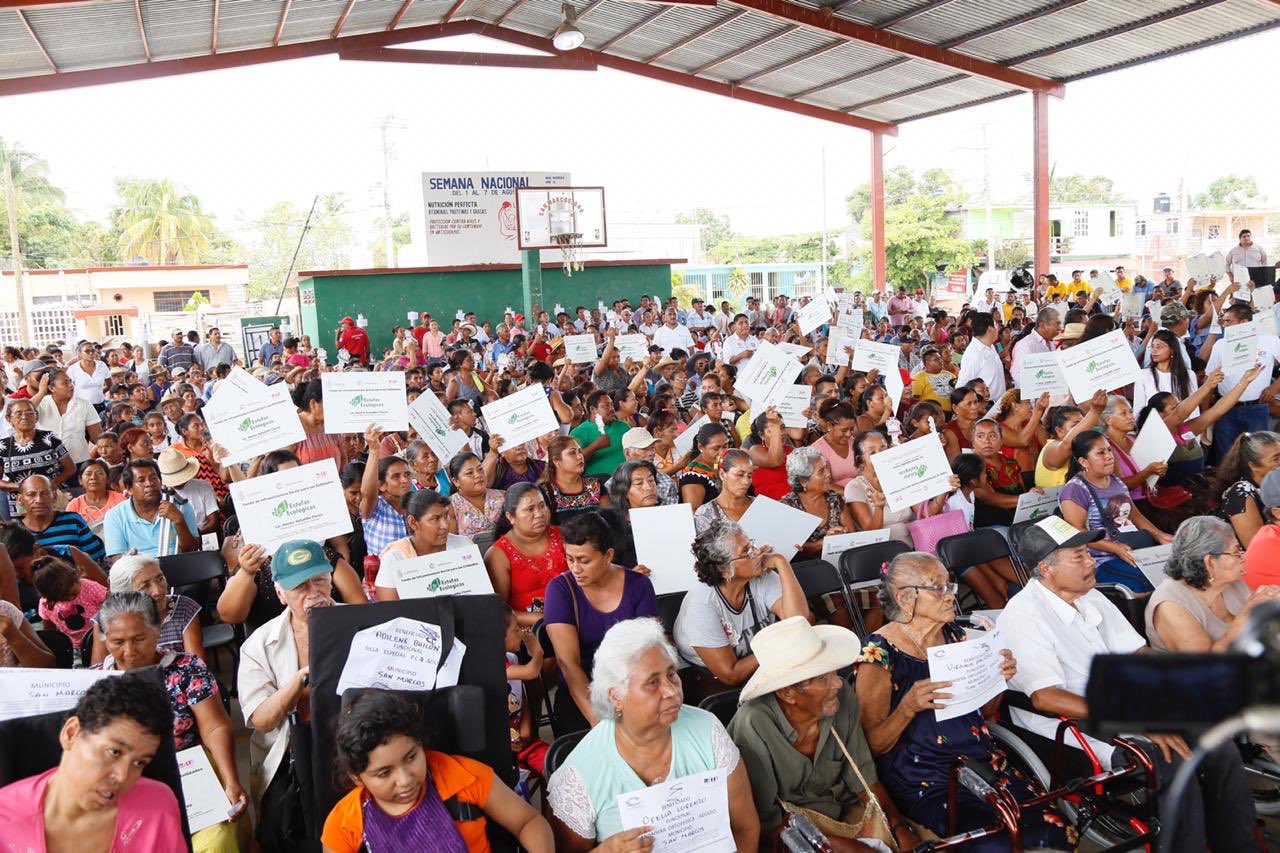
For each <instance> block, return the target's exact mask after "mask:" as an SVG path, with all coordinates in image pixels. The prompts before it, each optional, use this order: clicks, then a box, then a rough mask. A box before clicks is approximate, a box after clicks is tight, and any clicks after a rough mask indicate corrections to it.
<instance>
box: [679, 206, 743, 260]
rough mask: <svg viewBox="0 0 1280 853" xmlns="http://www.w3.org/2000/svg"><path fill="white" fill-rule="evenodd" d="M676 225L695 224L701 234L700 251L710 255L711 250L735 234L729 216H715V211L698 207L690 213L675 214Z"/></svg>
mask: <svg viewBox="0 0 1280 853" xmlns="http://www.w3.org/2000/svg"><path fill="white" fill-rule="evenodd" d="M676 224H677V225H697V226H699V231H700V232H701V236H702V251H703V253H704V254H707V255H710V254H711V250H712V249H714V248H715V247H716V246H719V245H720V244H721V243H724V242H726V241H727V240H731V239H733V237H734V236H735V235H734V233H733V228H732V227H731V226H730V225H729V217H727V216H717V215H716V214H715V211H712V210H709V209H708V208H705V207H699V208H697V209H696V210H694V212H693V213H692V214H687V213H678V214H676Z"/></svg>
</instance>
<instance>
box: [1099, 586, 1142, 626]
mask: <svg viewBox="0 0 1280 853" xmlns="http://www.w3.org/2000/svg"><path fill="white" fill-rule="evenodd" d="M1094 588H1095V589H1097V590H1098V592H1100V593H1102V595H1103V597H1104V598H1106V599H1107V601H1110V602H1111V603H1112V604H1114V605H1115V606H1116V609H1117V610H1119V611H1120V612H1121V613H1123V614H1124V618H1126V619H1128V620H1129V624H1130V625H1132V626H1133V630H1135V631H1137V632H1138V633H1139V634H1141V635H1142V639H1144V640H1145V639H1147V600H1148V599H1149V598H1150V595H1146V594H1144V595H1142V596H1138V595H1135V594H1134V592H1133V590H1131V589H1129V587H1127V586H1125V585H1124V584H1119V583H1100V584H1098V585H1097V586H1096V587H1094Z"/></svg>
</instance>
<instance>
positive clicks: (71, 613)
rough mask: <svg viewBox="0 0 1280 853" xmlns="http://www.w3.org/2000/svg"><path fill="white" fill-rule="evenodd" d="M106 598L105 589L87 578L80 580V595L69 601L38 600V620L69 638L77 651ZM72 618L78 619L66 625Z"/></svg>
mask: <svg viewBox="0 0 1280 853" xmlns="http://www.w3.org/2000/svg"><path fill="white" fill-rule="evenodd" d="M106 598H107V588H106V587H105V586H103V585H102V584H100V583H97V582H96V581H91V580H89V579H88V578H81V579H80V594H79V595H77V596H76V597H75V598H74V599H72V600H71V601H54V602H49V601H47V600H45V599H44V598H41V599H40V605H39V607H38V608H37V609H38V610H39V612H40V618H41V619H43V620H44V621H46V622H50V623H52V624H53V626H54V627H55V628H57V629H58V630H59V631H61V632H62V633H64V634H66V635H67V636H68V637H70V638H71V644H72V645H73V646H75V647H76V648H77V649H78V648H80V642H81V641H82V640H83V639H84V637H85V635H86V634H88V633H89V629H90V628H92V627H93V626H92V625H90V624H89V620H90V619H92V618H93V617H95V616H97V615H98V611H99V610H101V609H102V602H103V601H105V600H106ZM72 617H79V618H78V619H76V620H75V622H74V623H73V624H68V620H69V619H71V618H72Z"/></svg>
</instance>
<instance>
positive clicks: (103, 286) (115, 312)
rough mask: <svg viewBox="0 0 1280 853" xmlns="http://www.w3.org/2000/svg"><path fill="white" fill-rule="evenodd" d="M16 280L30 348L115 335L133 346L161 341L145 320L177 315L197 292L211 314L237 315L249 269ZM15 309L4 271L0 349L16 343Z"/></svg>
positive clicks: (118, 270)
mask: <svg viewBox="0 0 1280 853" xmlns="http://www.w3.org/2000/svg"><path fill="white" fill-rule="evenodd" d="M22 279H23V284H24V286H25V290H26V297H27V304H28V307H29V310H30V316H31V327H32V334H33V336H34V338H35V341H34V343H35V344H36V345H44V344H49V343H53V342H54V341H74V340H76V339H79V338H89V339H90V340H105V339H106V338H109V337H113V336H121V337H123V338H124V339H125V340H128V341H132V342H138V341H140V340H142V339H143V338H144V336H145V337H148V338H150V339H151V340H156V339H158V338H163V337H167V335H168V332H169V330H168V329H167V328H148V325H149V323H148V320H149V318H150V317H151V316H152V315H156V314H164V315H168V317H172V316H173V315H174V314H175V313H180V312H182V311H183V309H184V308H185V306H186V304H187V302H188V300H190V299H191V297H192V295H194V294H196V293H199V294H201V295H202V296H204V298H205V299H207V300H208V301H209V303H210V307H212V308H214V309H224V310H233V311H240V310H243V309H244V308H245V305H246V303H245V285H246V284H247V283H248V281H249V266H248V265H247V264H226V265H209V266H136V267H93V268H89V269H59V270H27V271H25V272H24V273H23V277H22ZM17 307H18V303H17V297H16V293H15V288H14V283H13V272H12V271H9V270H5V271H3V272H2V273H0V340H3V342H4V343H5V344H10V343H14V342H16V341H17V340H18V338H19V335H18V312H17ZM162 322H168V323H171V321H162ZM193 327H194V324H193Z"/></svg>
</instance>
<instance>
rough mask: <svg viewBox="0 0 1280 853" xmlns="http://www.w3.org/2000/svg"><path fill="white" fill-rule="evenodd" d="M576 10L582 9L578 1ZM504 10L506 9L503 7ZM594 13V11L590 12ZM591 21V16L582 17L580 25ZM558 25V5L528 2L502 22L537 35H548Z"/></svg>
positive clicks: (523, 31) (512, 27)
mask: <svg viewBox="0 0 1280 853" xmlns="http://www.w3.org/2000/svg"><path fill="white" fill-rule="evenodd" d="M577 5H578V7H579V8H578V11H579V12H581V11H582V8H581V7H582V4H581V3H579V4H577ZM503 11H504V12H505V11H506V9H503ZM592 14H593V15H594V14H595V13H594V12H593V13H592ZM590 23H591V17H590V16H587V17H586V18H584V19H582V25H583V26H586V25H588V24H590ZM559 25H560V7H559V6H558V5H554V4H544V3H536V2H530V3H525V4H523V5H521V6H519V7H518V8H517V9H516V10H515V11H514V12H512V13H511V15H510V17H508V18H507V20H506V21H505V22H503V26H504V27H510V28H511V29H513V30H519V31H520V32H522V33H533V34H534V35H539V36H550V35H551V33H553V32H555V28H556V27H558V26H559Z"/></svg>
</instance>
